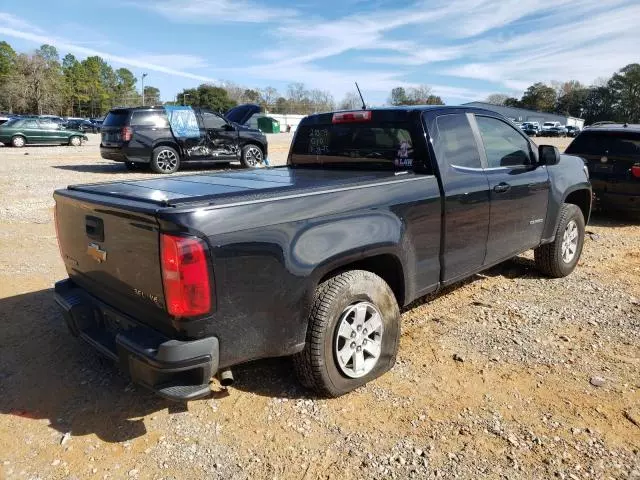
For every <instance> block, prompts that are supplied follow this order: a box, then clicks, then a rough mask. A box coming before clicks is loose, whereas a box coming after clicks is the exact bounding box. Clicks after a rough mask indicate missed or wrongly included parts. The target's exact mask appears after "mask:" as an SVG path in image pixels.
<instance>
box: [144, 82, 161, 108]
mask: <svg viewBox="0 0 640 480" xmlns="http://www.w3.org/2000/svg"><path fill="white" fill-rule="evenodd" d="M144 101H145V104H146V105H160V104H161V103H162V102H161V100H160V89H159V88H156V87H153V86H151V85H145V86H144Z"/></svg>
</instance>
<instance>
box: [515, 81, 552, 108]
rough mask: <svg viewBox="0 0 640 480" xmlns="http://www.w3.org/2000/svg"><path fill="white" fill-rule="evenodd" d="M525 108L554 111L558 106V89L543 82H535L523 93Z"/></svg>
mask: <svg viewBox="0 0 640 480" xmlns="http://www.w3.org/2000/svg"><path fill="white" fill-rule="evenodd" d="M520 103H521V105H522V106H523V107H524V108H528V109H530V110H538V111H540V112H553V111H554V110H555V106H556V91H555V90H554V89H553V88H551V87H549V86H547V85H545V84H544V83H542V82H538V83H534V84H533V85H531V86H530V87H529V88H527V90H526V91H525V92H524V95H522V100H521V101H520Z"/></svg>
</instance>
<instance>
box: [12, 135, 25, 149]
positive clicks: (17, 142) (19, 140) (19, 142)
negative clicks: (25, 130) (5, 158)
mask: <svg viewBox="0 0 640 480" xmlns="http://www.w3.org/2000/svg"><path fill="white" fill-rule="evenodd" d="M25 143H27V142H26V140H25V138H24V137H22V136H20V135H16V136H15V137H13V138H12V139H11V145H12V146H14V147H16V148H22V147H24V144H25Z"/></svg>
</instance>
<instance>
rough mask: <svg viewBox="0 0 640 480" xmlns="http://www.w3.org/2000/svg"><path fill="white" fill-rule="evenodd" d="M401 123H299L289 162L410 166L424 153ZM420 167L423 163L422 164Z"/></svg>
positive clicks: (394, 168)
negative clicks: (308, 124)
mask: <svg viewBox="0 0 640 480" xmlns="http://www.w3.org/2000/svg"><path fill="white" fill-rule="evenodd" d="M415 138H416V136H414V135H412V134H411V127H410V126H409V125H408V124H405V123H389V122H382V123H380V122H370V123H361V124H358V123H345V124H337V125H313V126H302V127H299V128H298V131H297V132H296V137H295V142H294V144H293V146H292V149H291V156H290V159H289V163H290V165H293V166H300V165H305V166H309V165H313V166H322V167H328V166H330V167H342V168H374V169H383V170H411V169H413V167H414V163H416V162H417V161H419V162H420V164H421V165H422V164H423V163H425V162H424V155H421V152H419V150H420V146H419V144H416V142H415ZM423 168H424V167H423Z"/></svg>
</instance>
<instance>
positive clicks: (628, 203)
mask: <svg viewBox="0 0 640 480" xmlns="http://www.w3.org/2000/svg"><path fill="white" fill-rule="evenodd" d="M566 153H569V154H572V155H577V156H580V157H582V158H583V159H584V160H585V163H586V164H587V166H588V168H589V174H590V176H591V183H592V185H593V192H594V193H595V195H596V199H597V201H598V203H599V205H600V206H601V207H603V208H606V209H607V208H608V209H620V210H633V211H638V212H640V125H629V124H626V123H625V124H605V125H599V126H595V127H594V126H592V127H589V128H586V129H585V130H583V131H582V133H580V135H578V136H577V137H576V138H575V140H574V141H573V142H571V145H569V146H568V147H567V151H566Z"/></svg>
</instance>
